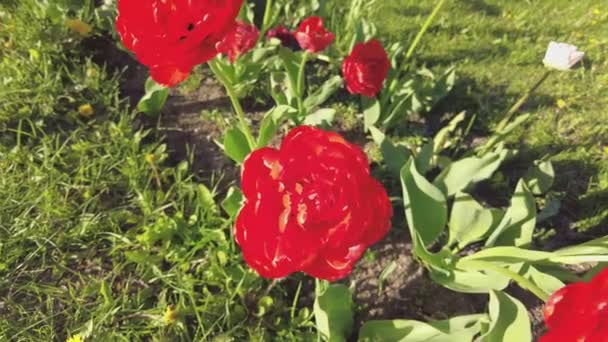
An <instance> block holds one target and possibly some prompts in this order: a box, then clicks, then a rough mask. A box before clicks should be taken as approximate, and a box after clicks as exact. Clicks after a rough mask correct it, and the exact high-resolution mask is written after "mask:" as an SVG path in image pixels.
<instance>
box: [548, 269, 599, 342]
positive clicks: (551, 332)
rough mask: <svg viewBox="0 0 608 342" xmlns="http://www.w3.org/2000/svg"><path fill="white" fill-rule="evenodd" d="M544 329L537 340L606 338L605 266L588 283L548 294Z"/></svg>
mask: <svg viewBox="0 0 608 342" xmlns="http://www.w3.org/2000/svg"><path fill="white" fill-rule="evenodd" d="M544 317H545V324H546V326H547V328H548V332H547V333H546V334H545V335H544V336H543V337H541V339H540V342H581V341H583V342H604V341H608V269H606V270H604V271H602V272H601V273H599V274H598V275H597V276H595V277H594V278H593V280H592V281H591V282H589V283H583V282H580V283H574V284H570V285H568V286H566V287H563V288H561V289H560V290H558V291H556V292H555V293H554V294H552V295H551V297H550V298H549V300H548V301H547V304H546V305H545V309H544Z"/></svg>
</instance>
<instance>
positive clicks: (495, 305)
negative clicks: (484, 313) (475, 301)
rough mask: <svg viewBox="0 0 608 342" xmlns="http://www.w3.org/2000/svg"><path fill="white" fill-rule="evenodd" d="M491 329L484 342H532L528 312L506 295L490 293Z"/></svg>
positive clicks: (515, 300) (482, 338) (484, 337)
mask: <svg viewBox="0 0 608 342" xmlns="http://www.w3.org/2000/svg"><path fill="white" fill-rule="evenodd" d="M489 315H490V322H491V323H490V329H489V331H488V332H487V334H486V335H485V336H482V337H481V340H482V341H484V342H507V341H514V342H515V341H517V342H532V329H531V325H530V317H529V316H528V310H527V309H526V307H525V306H524V305H523V304H522V303H521V302H520V301H519V300H517V299H515V298H513V297H511V296H509V295H508V294H506V293H503V292H499V291H490V304H489Z"/></svg>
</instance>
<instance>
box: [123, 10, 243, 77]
mask: <svg viewBox="0 0 608 342" xmlns="http://www.w3.org/2000/svg"><path fill="white" fill-rule="evenodd" d="M241 4H242V0H224V1H217V0H197V1H188V0H141V1H135V0H119V1H118V18H117V19H116V29H117V31H118V33H119V34H120V38H121V40H122V42H123V44H124V45H125V47H126V48H128V49H129V50H131V51H133V53H135V56H136V57H137V59H138V60H139V61H140V62H141V63H142V64H144V65H146V66H147V67H149V68H150V75H151V76H152V78H153V79H154V80H155V81H156V82H158V83H161V84H164V85H167V86H174V85H176V84H178V83H179V82H181V81H183V80H185V79H186V78H187V77H188V75H189V74H190V71H191V70H192V68H193V67H194V66H196V65H198V64H201V63H204V62H206V61H208V60H210V59H212V58H213V57H215V56H216V55H217V51H216V49H215V45H216V43H217V42H219V41H220V40H221V39H223V37H224V35H225V34H226V33H227V32H228V31H229V30H230V29H231V28H232V27H233V25H234V20H235V18H236V16H237V14H238V12H239V10H240V8H241Z"/></svg>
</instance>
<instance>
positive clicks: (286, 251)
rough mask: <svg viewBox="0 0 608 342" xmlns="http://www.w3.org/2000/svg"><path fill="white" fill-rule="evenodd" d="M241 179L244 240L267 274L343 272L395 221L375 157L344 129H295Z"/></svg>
mask: <svg viewBox="0 0 608 342" xmlns="http://www.w3.org/2000/svg"><path fill="white" fill-rule="evenodd" d="M241 186H242V189H243V194H244V196H245V205H244V207H243V208H242V209H241V212H240V213H239V215H238V218H237V220H236V224H235V228H234V229H235V237H236V242H237V243H238V244H239V245H240V246H241V249H242V251H243V256H244V259H245V261H246V262H247V263H248V264H249V266H251V267H252V268H253V269H254V270H255V271H257V273H259V274H260V275H261V276H264V277H267V278H282V277H286V276H288V275H289V274H291V273H294V272H299V271H301V272H305V273H307V274H309V275H311V276H313V277H316V278H319V279H326V280H330V281H333V280H337V279H340V278H343V277H345V276H347V275H348V274H349V273H350V272H351V270H352V267H353V265H354V264H355V262H357V260H359V258H361V255H362V254H363V252H364V251H365V249H366V248H368V247H369V246H370V245H372V244H374V243H376V242H377V241H379V240H380V239H381V238H382V237H384V236H385V235H386V233H387V232H388V230H389V228H390V218H391V216H392V208H391V204H390V201H389V199H388V196H387V194H386V191H385V190H384V188H383V187H382V185H380V183H379V182H378V181H376V180H375V179H373V178H372V177H371V176H370V171H369V163H368V160H367V157H366V156H365V154H364V153H363V151H362V150H361V148H359V147H358V146H356V145H353V144H350V143H348V142H347V141H346V140H344V138H342V137H341V136H340V135H338V134H336V133H332V132H326V131H323V130H320V129H317V128H313V127H309V126H300V127H297V128H295V129H293V130H291V131H290V132H289V133H288V134H287V136H286V137H285V139H284V140H283V142H282V144H281V146H280V148H279V149H274V148H262V149H259V150H256V151H254V152H253V153H251V154H250V155H249V156H248V157H247V159H246V160H245V162H244V164H243V169H242V173H241Z"/></svg>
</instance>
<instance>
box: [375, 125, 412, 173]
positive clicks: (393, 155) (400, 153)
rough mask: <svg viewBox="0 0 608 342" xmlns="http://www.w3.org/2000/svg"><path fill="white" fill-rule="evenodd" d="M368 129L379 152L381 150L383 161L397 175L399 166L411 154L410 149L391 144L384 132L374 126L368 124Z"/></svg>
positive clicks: (399, 170)
mask: <svg viewBox="0 0 608 342" xmlns="http://www.w3.org/2000/svg"><path fill="white" fill-rule="evenodd" d="M369 131H370V133H371V134H372V139H373V140H374V142H375V143H376V144H377V145H378V146H380V152H382V157H383V158H384V163H385V164H386V166H387V167H388V169H389V170H390V171H391V172H393V174H395V175H399V173H400V172H401V168H402V167H403V165H405V163H406V162H407V161H408V159H409V158H410V156H411V155H412V153H411V152H410V150H408V149H407V147H405V146H402V145H395V144H393V142H392V141H391V140H390V139H388V138H387V137H386V136H385V135H384V133H382V132H381V131H380V130H379V129H377V128H376V127H374V126H370V127H369Z"/></svg>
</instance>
